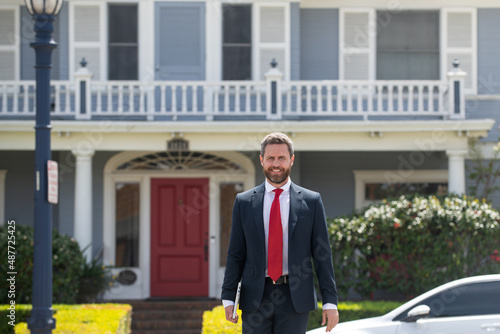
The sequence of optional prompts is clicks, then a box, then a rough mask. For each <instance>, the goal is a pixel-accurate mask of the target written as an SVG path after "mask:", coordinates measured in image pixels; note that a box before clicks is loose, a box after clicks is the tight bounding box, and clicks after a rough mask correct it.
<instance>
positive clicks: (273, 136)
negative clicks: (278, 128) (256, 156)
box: [260, 132, 294, 157]
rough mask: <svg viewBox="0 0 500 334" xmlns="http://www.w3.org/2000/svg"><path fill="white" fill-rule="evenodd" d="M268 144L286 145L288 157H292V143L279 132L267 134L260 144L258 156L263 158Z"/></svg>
mask: <svg viewBox="0 0 500 334" xmlns="http://www.w3.org/2000/svg"><path fill="white" fill-rule="evenodd" d="M269 144H286V146H288V152H289V153H290V157H292V156H293V151H294V149H293V142H292V140H291V139H290V138H288V136H287V135H286V134H284V133H281V132H273V133H270V134H268V135H267V136H265V137H264V139H262V142H261V143H260V155H261V156H262V157H263V156H264V153H265V152H266V147H267V145H269Z"/></svg>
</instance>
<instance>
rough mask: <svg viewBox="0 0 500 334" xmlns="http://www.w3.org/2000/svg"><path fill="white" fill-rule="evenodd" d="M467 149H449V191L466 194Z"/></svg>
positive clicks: (447, 153) (447, 152)
mask: <svg viewBox="0 0 500 334" xmlns="http://www.w3.org/2000/svg"><path fill="white" fill-rule="evenodd" d="M466 154H467V150H447V151H446V155H448V192H449V193H453V194H465V155H466Z"/></svg>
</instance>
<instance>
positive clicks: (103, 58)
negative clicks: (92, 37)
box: [68, 1, 108, 81]
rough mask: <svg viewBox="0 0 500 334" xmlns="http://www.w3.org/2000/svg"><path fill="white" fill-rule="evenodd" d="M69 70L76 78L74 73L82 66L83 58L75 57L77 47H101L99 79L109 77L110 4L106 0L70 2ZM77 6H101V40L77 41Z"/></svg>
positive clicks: (72, 76) (71, 75)
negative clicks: (107, 46)
mask: <svg viewBox="0 0 500 334" xmlns="http://www.w3.org/2000/svg"><path fill="white" fill-rule="evenodd" d="M68 5H69V22H70V23H69V72H70V79H71V80H73V79H74V73H75V72H76V70H77V69H78V68H80V65H79V64H80V61H81V59H75V49H76V48H83V49H84V48H99V62H100V64H99V71H100V73H99V80H100V81H103V80H107V79H108V61H107V59H108V52H107V48H106V45H107V43H108V35H107V32H108V28H107V27H108V26H107V23H108V22H107V15H108V6H107V3H105V2H96V1H79V2H69V3H68ZM75 6H76V7H80V6H90V7H95V6H97V7H99V15H100V17H99V25H100V31H99V41H97V42H76V41H75Z"/></svg>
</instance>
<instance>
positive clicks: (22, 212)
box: [0, 151, 35, 226]
mask: <svg viewBox="0 0 500 334" xmlns="http://www.w3.org/2000/svg"><path fill="white" fill-rule="evenodd" d="M0 169H6V170H7V174H6V176H5V219H6V220H15V221H16V224H19V225H29V226H33V225H34V219H35V218H34V212H35V202H34V198H35V173H34V170H35V153H34V152H33V151H1V152H0Z"/></svg>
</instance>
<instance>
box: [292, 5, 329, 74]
mask: <svg viewBox="0 0 500 334" xmlns="http://www.w3.org/2000/svg"><path fill="white" fill-rule="evenodd" d="M338 35H339V11H338V9H329V8H328V9H326V8H321V9H316V8H304V9H301V10H300V43H301V45H300V79H302V80H336V79H338V78H339V70H338V62H339V60H338V54H339V49H338V44H339V36H338Z"/></svg>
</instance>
